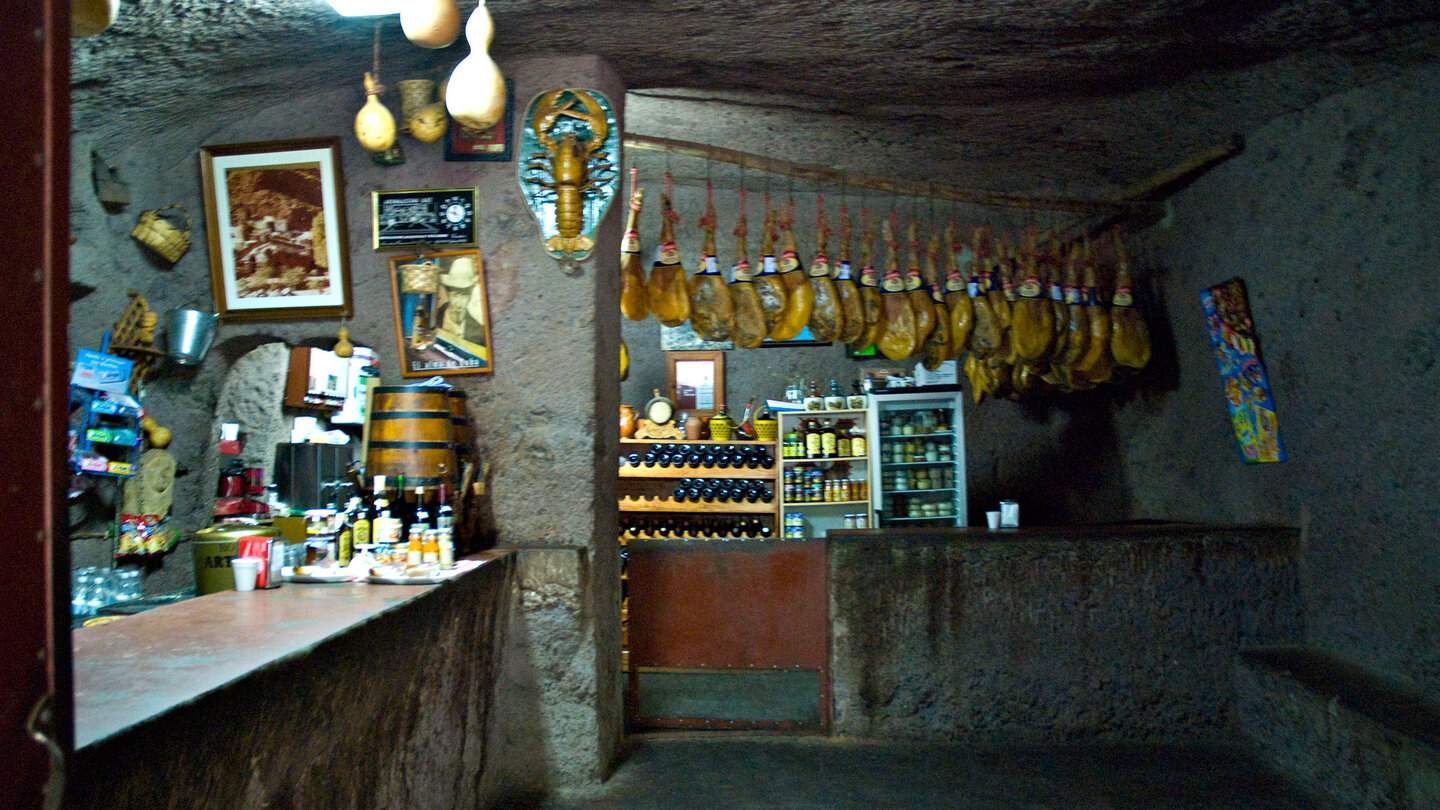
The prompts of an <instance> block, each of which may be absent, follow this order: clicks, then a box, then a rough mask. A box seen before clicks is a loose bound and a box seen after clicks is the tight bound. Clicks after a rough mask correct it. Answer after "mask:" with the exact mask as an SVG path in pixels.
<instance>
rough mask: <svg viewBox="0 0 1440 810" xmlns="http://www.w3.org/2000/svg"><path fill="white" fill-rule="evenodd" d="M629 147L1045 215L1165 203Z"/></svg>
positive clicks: (700, 149) (685, 149)
mask: <svg viewBox="0 0 1440 810" xmlns="http://www.w3.org/2000/svg"><path fill="white" fill-rule="evenodd" d="M624 143H625V147H626V148H627V149H646V150H652V151H657V152H668V153H670V154H672V155H685V156H687V157H697V158H704V159H705V160H713V161H715V162H717V163H731V164H734V165H736V166H741V167H744V168H746V169H758V170H760V171H762V172H768V173H770V174H778V175H784V176H787V177H795V178H800V179H805V180H817V181H819V182H821V183H828V184H831V185H834V186H841V185H844V186H848V187H852V188H868V189H872V190H875V191H883V192H886V193H888V194H899V195H901V196H905V197H922V198H927V199H937V200H955V201H956V202H963V203H972V204H975V205H985V206H992V207H1002V208H1025V209H1031V210H1042V211H1068V212H1070V213H1075V214H1083V215H1093V214H1150V213H1153V212H1155V211H1157V210H1159V209H1160V206H1161V204H1160V203H1158V202H1155V201H1148V200H1084V199H1077V198H1074V197H1049V196H1037V195H1027V194H1010V193H1007V192H1003V191H977V190H974V189H964V188H957V187H955V186H950V185H946V184H944V183H913V182H906V181H904V180H892V179H889V178H884V177H876V176H874V175H869V174H856V173H853V172H842V171H840V170H839V169H832V168H829V167H827V166H806V165H804V164H800V163H791V162H789V161H786V160H778V159H776V158H769V157H765V156H763V155H752V154H749V153H747V152H737V151H736V150H734V149H725V148H723V147H719V146H710V145H708V144H703V143H692V142H690V141H678V140H674V139H672V138H658V137H654V136H651V135H636V134H633V133H627V134H626V135H625V136H624Z"/></svg>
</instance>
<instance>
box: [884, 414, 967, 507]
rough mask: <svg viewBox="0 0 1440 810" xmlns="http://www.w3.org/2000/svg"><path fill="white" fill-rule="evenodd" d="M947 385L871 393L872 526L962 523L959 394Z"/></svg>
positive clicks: (962, 445)
mask: <svg viewBox="0 0 1440 810" xmlns="http://www.w3.org/2000/svg"><path fill="white" fill-rule="evenodd" d="M949 388H950V387H948V386H947V387H946V389H945V390H938V391H937V390H928V391H905V390H904V389H900V390H894V389H889V390H883V391H877V392H874V393H872V394H871V397H870V400H871V407H870V425H869V434H870V436H871V437H872V438H871V441H872V442H873V443H874V445H875V447H874V448H873V449H872V450H871V456H870V459H871V462H870V463H871V470H870V481H871V487H870V495H871V501H872V507H873V508H874V510H875V512H876V525H877V526H881V527H904V526H914V527H922V526H965V525H967V523H968V520H969V516H968V515H967V514H966V508H965V504H966V493H965V419H964V410H963V408H964V394H963V392H962V391H961V390H960V389H959V387H958V386H955V387H954V390H949Z"/></svg>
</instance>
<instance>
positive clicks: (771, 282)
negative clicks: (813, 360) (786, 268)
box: [755, 196, 798, 336]
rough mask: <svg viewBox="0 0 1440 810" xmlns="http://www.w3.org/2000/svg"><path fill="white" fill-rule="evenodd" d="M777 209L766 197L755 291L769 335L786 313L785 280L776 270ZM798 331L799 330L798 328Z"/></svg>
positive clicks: (766, 332) (766, 331)
mask: <svg viewBox="0 0 1440 810" xmlns="http://www.w3.org/2000/svg"><path fill="white" fill-rule="evenodd" d="M776 235H777V233H776V230H775V210H774V209H772V208H771V207H770V198H769V197H768V196H767V197H766V198H765V233H764V235H763V236H761V237H760V273H759V274H758V275H756V276H755V292H756V293H757V294H758V295H759V296H760V308H761V309H762V310H763V311H764V312H765V334H766V335H767V336H768V335H770V334H771V333H772V332H774V331H775V328H776V327H777V326H778V325H779V324H780V316H782V315H784V314H785V299H786V294H785V282H783V281H781V280H780V276H779V274H778V273H777V272H776V271H775V237H776ZM797 331H798V330H797Z"/></svg>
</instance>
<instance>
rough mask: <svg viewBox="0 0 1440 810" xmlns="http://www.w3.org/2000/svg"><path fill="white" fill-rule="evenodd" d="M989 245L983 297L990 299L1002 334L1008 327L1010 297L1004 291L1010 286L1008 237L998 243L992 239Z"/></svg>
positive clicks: (991, 307) (991, 308)
mask: <svg viewBox="0 0 1440 810" xmlns="http://www.w3.org/2000/svg"><path fill="white" fill-rule="evenodd" d="M990 247H991V255H990V286H989V287H987V288H985V297H986V298H988V299H990V310H991V311H992V312H994V313H995V320H996V322H997V323H999V324H1000V331H1001V333H1002V336H1003V333H1004V332H1005V330H1007V329H1009V328H1010V298H1009V296H1007V295H1006V292H1005V290H1006V288H1007V287H1009V286H1010V273H1009V266H1010V257H1009V255H1008V254H1009V252H1010V237H1008V236H1006V237H1004V238H1002V239H1001V240H1000V242H999V243H998V244H997V243H995V242H994V241H992V242H991V245H990Z"/></svg>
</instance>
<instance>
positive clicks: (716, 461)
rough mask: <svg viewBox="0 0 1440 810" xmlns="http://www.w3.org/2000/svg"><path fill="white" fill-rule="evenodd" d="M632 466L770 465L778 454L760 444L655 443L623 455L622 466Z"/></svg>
mask: <svg viewBox="0 0 1440 810" xmlns="http://www.w3.org/2000/svg"><path fill="white" fill-rule="evenodd" d="M627 464H628V465H630V466H631V467H640V466H645V467H656V466H659V467H707V468H709V467H719V468H720V469H725V468H728V467H734V468H736V469H739V468H741V467H745V468H748V469H752V470H753V469H756V468H763V469H766V470H768V469H770V468H771V467H774V466H775V456H774V454H773V453H771V452H770V450H769V448H766V447H760V446H756V445H738V444H722V445H700V444H695V445H691V444H677V445H665V444H657V445H653V446H652V447H651V448H650V449H649V450H646V451H645V452H644V453H628V454H626V455H623V456H621V457H620V466H622V467H624V466H625V465H627Z"/></svg>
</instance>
